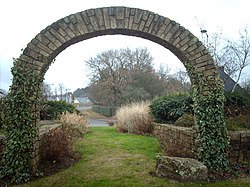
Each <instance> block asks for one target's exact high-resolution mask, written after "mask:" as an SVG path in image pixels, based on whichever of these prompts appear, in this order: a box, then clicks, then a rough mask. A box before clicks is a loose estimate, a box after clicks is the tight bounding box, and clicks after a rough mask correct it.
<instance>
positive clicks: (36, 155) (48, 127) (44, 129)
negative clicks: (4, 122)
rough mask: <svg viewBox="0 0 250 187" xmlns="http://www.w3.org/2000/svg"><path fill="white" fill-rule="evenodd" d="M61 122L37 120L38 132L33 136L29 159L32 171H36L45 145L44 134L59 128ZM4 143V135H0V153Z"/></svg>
mask: <svg viewBox="0 0 250 187" xmlns="http://www.w3.org/2000/svg"><path fill="white" fill-rule="evenodd" d="M61 126H62V125H61V124H60V123H57V122H55V121H41V122H39V134H38V136H37V137H36V138H35V142H34V152H33V159H32V161H31V167H32V170H33V172H36V170H37V167H38V165H39V162H40V158H41V155H40V154H41V149H42V148H43V147H44V146H46V139H45V138H44V137H45V135H46V134H47V133H49V132H51V131H55V130H56V129H57V128H61ZM4 145H5V137H4V136H0V155H1V153H3V149H4Z"/></svg>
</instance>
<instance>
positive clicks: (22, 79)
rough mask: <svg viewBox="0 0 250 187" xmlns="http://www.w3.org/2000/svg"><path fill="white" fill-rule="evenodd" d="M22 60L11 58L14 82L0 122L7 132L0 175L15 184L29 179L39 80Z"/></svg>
mask: <svg viewBox="0 0 250 187" xmlns="http://www.w3.org/2000/svg"><path fill="white" fill-rule="evenodd" d="M21 63H22V62H21V61H20V60H18V59H15V60H14V67H13V68H12V70H11V72H12V75H13V84H12V86H11V87H10V93H9V94H8V95H7V96H6V99H5V109H4V110H5V117H4V121H3V123H4V128H5V130H6V132H7V133H6V145H5V151H4V156H3V163H4V168H2V171H1V177H7V178H10V179H11V181H12V182H16V183H20V182H26V181H28V180H29V178H30V173H31V172H30V169H31V168H30V166H31V159H32V152H33V141H34V138H35V136H36V126H35V123H36V120H37V118H38V116H37V112H36V107H38V106H39V99H38V98H39V90H40V89H39V85H40V82H41V78H39V76H38V75H37V74H35V73H34V70H33V69H32V68H29V67H28V66H27V65H23V66H22V64H21Z"/></svg>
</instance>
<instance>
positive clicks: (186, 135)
mask: <svg viewBox="0 0 250 187" xmlns="http://www.w3.org/2000/svg"><path fill="white" fill-rule="evenodd" d="M154 135H155V136H156V137H157V138H158V140H159V142H160V144H161V146H162V148H163V149H164V151H165V152H166V154H168V155H170V156H180V157H188V158H195V156H196V154H197V144H196V137H197V135H198V134H197V132H196V130H195V129H193V128H186V127H177V126H173V125H167V124H155V125H154ZM229 135H230V152H229V158H230V162H231V163H234V162H242V161H248V162H250V130H248V131H229Z"/></svg>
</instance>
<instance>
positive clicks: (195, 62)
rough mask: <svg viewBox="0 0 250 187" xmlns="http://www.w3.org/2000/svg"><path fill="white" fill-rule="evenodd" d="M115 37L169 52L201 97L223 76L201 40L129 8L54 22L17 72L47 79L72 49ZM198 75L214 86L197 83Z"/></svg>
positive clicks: (30, 47) (100, 10) (30, 46)
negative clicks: (146, 42)
mask: <svg viewBox="0 0 250 187" xmlns="http://www.w3.org/2000/svg"><path fill="white" fill-rule="evenodd" d="M115 34H122V35H129V36H136V37H141V38H144V39H148V40H150V41H153V42H155V43H157V44H160V45H162V46H163V47H165V48H167V49H169V50H170V51H171V52H172V53H173V54H175V55H176V56H177V57H178V58H179V59H180V61H181V62H182V63H183V64H184V66H185V67H186V69H187V72H188V73H189V76H190V79H191V81H192V84H193V85H194V86H196V87H198V89H197V90H198V92H199V94H201V95H206V94H207V93H209V91H210V92H211V90H210V86H211V85H212V86H213V85H214V88H216V87H217V83H218V81H217V80H219V79H218V78H219V75H218V73H217V69H216V66H215V64H214V61H213V59H212V57H211V55H210V54H209V52H208V50H207V49H206V48H205V46H204V45H203V44H202V43H201V42H200V41H199V40H198V39H197V37H195V36H194V35H193V34H192V33H190V31H188V30H187V29H185V28H184V27H182V26H181V25H180V24H178V23H176V22H175V21H172V20H170V19H168V18H166V17H163V16H160V15H158V14H155V13H153V12H150V11H147V10H141V9H137V8H128V7H106V8H96V9H89V10H85V11H82V12H78V13H76V14H72V15H69V16H67V17H65V18H62V19H60V20H58V21H56V22H54V23H53V24H51V25H50V26H48V27H47V28H45V29H44V30H42V31H41V32H40V33H39V34H37V35H36V36H35V38H34V39H32V41H31V42H30V43H29V44H28V45H27V47H26V48H25V49H24V51H23V54H21V56H20V58H19V62H18V63H17V64H15V67H16V69H17V70H19V69H22V67H29V69H31V70H32V71H33V72H34V73H35V74H36V75H38V76H39V77H42V78H43V77H44V75H45V73H46V71H47V70H48V68H49V66H50V64H51V63H52V62H53V59H54V58H55V57H56V56H57V55H58V54H59V53H60V52H62V51H63V50H64V49H66V48H67V47H69V46H70V45H72V44H75V43H77V42H80V41H84V40H86V39H89V38H93V37H96V36H101V35H115ZM198 74H199V75H201V76H202V78H203V79H204V80H205V81H206V83H209V85H210V86H208V85H204V84H203V82H202V81H201V82H200V81H199V80H197V75H198ZM13 84H15V78H14V80H13ZM15 89H18V87H17V86H16V87H15ZM12 91H13V90H12ZM214 115H216V114H214ZM218 120H220V119H218ZM208 133H209V132H208ZM222 134H223V133H222ZM216 136H217V135H213V136H211V137H212V138H213V137H214V138H216ZM220 138H221V137H220ZM222 139H223V137H222ZM220 140H221V139H220ZM218 141H219V140H218ZM205 144H206V142H205ZM34 147H35V148H36V146H34ZM222 149H223V148H222ZM223 151H224V150H222V152H223ZM218 154H220V153H218Z"/></svg>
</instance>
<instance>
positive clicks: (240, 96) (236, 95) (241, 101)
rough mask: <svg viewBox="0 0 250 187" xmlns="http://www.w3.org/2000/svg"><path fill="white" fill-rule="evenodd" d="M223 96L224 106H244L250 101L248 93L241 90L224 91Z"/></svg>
mask: <svg viewBox="0 0 250 187" xmlns="http://www.w3.org/2000/svg"><path fill="white" fill-rule="evenodd" d="M225 97H226V103H225V106H239V107H245V106H246V105H247V104H249V101H250V98H249V95H247V94H245V93H242V92H233V93H232V92H226V93H225Z"/></svg>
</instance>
